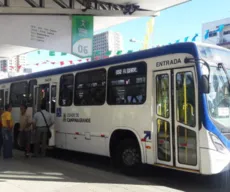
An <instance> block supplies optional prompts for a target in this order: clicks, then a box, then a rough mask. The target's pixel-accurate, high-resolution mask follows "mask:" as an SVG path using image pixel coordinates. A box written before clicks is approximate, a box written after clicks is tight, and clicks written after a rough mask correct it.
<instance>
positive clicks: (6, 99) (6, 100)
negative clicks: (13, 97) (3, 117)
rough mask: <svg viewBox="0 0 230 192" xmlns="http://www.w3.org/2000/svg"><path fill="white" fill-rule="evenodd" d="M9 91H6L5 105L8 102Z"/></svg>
mask: <svg viewBox="0 0 230 192" xmlns="http://www.w3.org/2000/svg"><path fill="white" fill-rule="evenodd" d="M8 93H9V92H8V91H5V98H4V99H5V105H6V104H8Z"/></svg>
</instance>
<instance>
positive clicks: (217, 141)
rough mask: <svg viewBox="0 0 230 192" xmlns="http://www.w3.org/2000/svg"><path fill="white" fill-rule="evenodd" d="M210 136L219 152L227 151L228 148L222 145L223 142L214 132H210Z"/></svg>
mask: <svg viewBox="0 0 230 192" xmlns="http://www.w3.org/2000/svg"><path fill="white" fill-rule="evenodd" d="M210 137H211V139H212V142H213V144H214V145H215V147H216V150H217V151H219V152H221V153H228V149H227V148H226V147H225V146H224V144H223V143H222V142H221V141H220V139H219V138H218V137H217V136H215V135H214V134H212V133H210Z"/></svg>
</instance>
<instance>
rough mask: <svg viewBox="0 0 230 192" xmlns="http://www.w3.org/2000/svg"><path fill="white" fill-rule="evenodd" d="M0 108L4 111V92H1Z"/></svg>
mask: <svg viewBox="0 0 230 192" xmlns="http://www.w3.org/2000/svg"><path fill="white" fill-rule="evenodd" d="M0 107H1V108H3V109H4V90H0Z"/></svg>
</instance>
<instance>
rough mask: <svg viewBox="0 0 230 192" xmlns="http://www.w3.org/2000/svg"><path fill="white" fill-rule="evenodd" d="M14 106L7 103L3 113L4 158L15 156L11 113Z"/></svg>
mask: <svg viewBox="0 0 230 192" xmlns="http://www.w3.org/2000/svg"><path fill="white" fill-rule="evenodd" d="M11 111H12V106H11V105H10V104H7V105H6V106H5V112H3V114H2V138H3V158H4V159H11V158H13V139H12V130H13V119H12V115H11Z"/></svg>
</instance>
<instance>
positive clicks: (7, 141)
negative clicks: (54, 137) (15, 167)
mask: <svg viewBox="0 0 230 192" xmlns="http://www.w3.org/2000/svg"><path fill="white" fill-rule="evenodd" d="M11 111H12V106H11V105H10V104H7V105H6V106H5V109H0V117H1V118H0V156H1V155H3V159H11V158H12V157H13V152H12V151H13V125H14V123H13V118H12V114H11ZM53 123H54V122H53V119H52V116H51V114H50V113H49V112H47V111H46V105H45V103H42V104H41V110H40V111H38V112H36V113H35V114H34V117H33V118H32V116H31V115H30V114H29V113H28V112H27V106H26V104H22V105H21V106H20V127H19V135H18V143H19V145H20V146H21V147H22V148H23V149H24V152H25V157H27V158H28V157H30V156H34V157H38V156H39V151H40V145H41V153H40V156H42V157H44V156H45V155H46V148H47V144H48V142H47V141H48V139H49V138H50V137H49V127H50V126H52V124H53ZM32 137H34V145H35V148H34V154H33V155H32V153H31V147H30V146H31V142H32Z"/></svg>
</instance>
